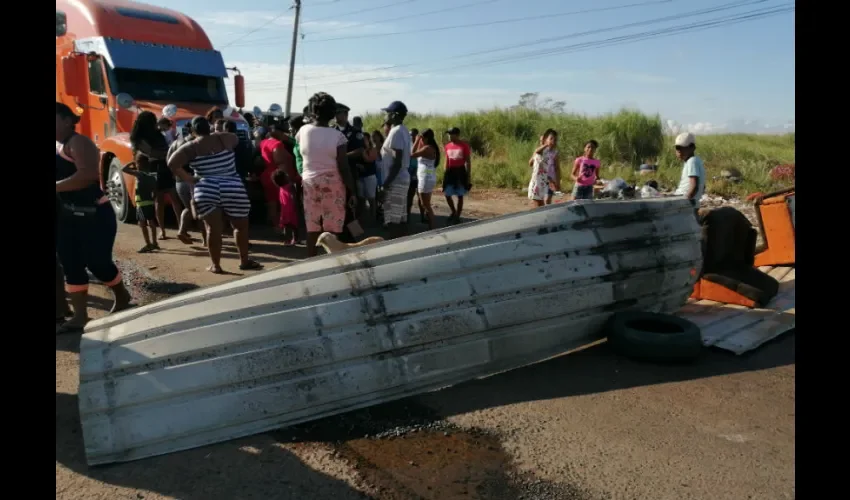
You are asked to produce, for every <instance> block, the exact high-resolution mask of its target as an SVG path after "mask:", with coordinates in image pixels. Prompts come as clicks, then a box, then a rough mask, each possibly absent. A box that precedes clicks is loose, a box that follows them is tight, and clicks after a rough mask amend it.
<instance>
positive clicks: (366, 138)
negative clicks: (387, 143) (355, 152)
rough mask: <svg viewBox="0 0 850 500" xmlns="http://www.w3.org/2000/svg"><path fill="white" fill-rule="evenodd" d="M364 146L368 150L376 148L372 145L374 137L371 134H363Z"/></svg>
mask: <svg viewBox="0 0 850 500" xmlns="http://www.w3.org/2000/svg"><path fill="white" fill-rule="evenodd" d="M363 144H364V145H365V146H366V149H372V148H374V147H375V146H374V144H373V143H372V136H371V135H369V134H363Z"/></svg>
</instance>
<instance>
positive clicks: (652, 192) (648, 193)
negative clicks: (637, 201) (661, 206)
mask: <svg viewBox="0 0 850 500" xmlns="http://www.w3.org/2000/svg"><path fill="white" fill-rule="evenodd" d="M660 196H661V193H659V192H658V190H657V189H655V188H654V187H652V186H643V187H642V188H640V197H641V198H658V197H660Z"/></svg>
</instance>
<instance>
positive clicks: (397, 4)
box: [304, 0, 416, 24]
mask: <svg viewBox="0 0 850 500" xmlns="http://www.w3.org/2000/svg"><path fill="white" fill-rule="evenodd" d="M415 1H416V0H395V1H393V2H390V3H385V4H381V5H376V6H374V7H370V9H371V10H377V9H387V8H392V7H400V6H402V5H404V4H406V3H413V2H415ZM361 12H363V9H357V10H352V11H348V12H338V13H336V14H334V15H332V16H325V17H320V18H318V19H308V20H306V21H304V24H310V23H317V22H319V21H326V20H328V19H340V18H342V17H345V16H350V15H352V14H360V13H361Z"/></svg>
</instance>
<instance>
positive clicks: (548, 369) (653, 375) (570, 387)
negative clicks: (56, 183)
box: [418, 332, 795, 417]
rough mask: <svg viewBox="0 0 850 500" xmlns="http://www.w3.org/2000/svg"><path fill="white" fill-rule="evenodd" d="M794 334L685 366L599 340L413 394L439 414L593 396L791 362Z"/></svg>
mask: <svg viewBox="0 0 850 500" xmlns="http://www.w3.org/2000/svg"><path fill="white" fill-rule="evenodd" d="M794 337H795V334H794V333H793V332H789V333H787V334H785V335H784V336H782V337H780V338H778V339H776V340H775V341H773V342H770V343H768V344H765V345H763V346H762V347H760V348H759V349H757V350H755V351H753V352H752V353H749V354H745V355H743V356H735V355H734V354H732V353H729V352H726V351H719V350H714V349H706V352H705V354H704V356H703V357H702V358H701V359H700V360H699V361H697V362H696V363H693V364H689V365H659V364H652V363H644V362H638V361H632V360H630V359H627V358H624V357H621V356H618V355H616V354H614V353H612V352H611V350H610V349H609V347H608V346H607V345H606V344H605V343H602V344H597V345H594V346H591V347H588V348H587V349H584V350H581V351H577V352H573V353H570V354H568V355H565V356H559V357H557V358H554V359H550V360H548V361H544V362H542V363H538V364H535V365H531V366H527V367H525V368H521V369H518V370H513V371H509V372H505V373H501V374H498V375H494V376H491V377H488V378H483V379H479V380H474V381H471V382H467V383H464V384H460V385H457V386H454V387H450V388H447V389H444V390H441V391H437V392H432V393H429V394H425V395H423V396H420V397H419V398H418V401H420V402H421V403H423V404H425V405H427V406H429V407H431V408H433V409H434V410H435V411H436V412H437V413H438V414H439V415H440V416H441V417H447V416H451V415H457V414H462V413H467V412H470V411H475V410H481V409H485V408H492V407H499V406H505V405H510V404H513V403H521V402H527V401H537V400H546V399H555V398H566V397H572V396H581V395H584V394H597V393H603V392H608V391H617V390H622V389H629V388H633V387H642V386H648V385H655V384H665V383H670V382H682V381H687V380H696V379H702V378H708V377H716V376H719V375H730V374H734V373H742V372H750V371H757V370H765V369H769V368H775V367H779V366H786V365H791V364H794V363H795V339H794Z"/></svg>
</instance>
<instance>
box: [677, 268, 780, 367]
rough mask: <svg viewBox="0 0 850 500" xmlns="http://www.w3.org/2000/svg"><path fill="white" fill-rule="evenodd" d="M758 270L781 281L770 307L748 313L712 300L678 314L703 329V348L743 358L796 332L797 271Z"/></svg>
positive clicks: (697, 303)
mask: <svg viewBox="0 0 850 500" xmlns="http://www.w3.org/2000/svg"><path fill="white" fill-rule="evenodd" d="M759 269H760V270H761V271H763V272H766V273H768V274H770V275H771V276H773V277H774V278H776V279H777V280H778V281H779V293H778V294H777V295H776V297H774V299H773V300H772V301H771V302H770V304H768V307H766V308H759V309H749V308H747V307H744V306H738V305H734V304H720V303H718V302H714V301H711V300H700V301H698V302H697V301H693V300H692V301H690V302H689V303H688V304H687V305H686V306H685V307H683V308H682V309H681V310H680V311H679V313H678V315H679V316H682V317H684V318H687V319H689V320H691V321H693V322H694V323H696V324H698V325H699V326H700V328H701V329H702V341H703V344H705V345H706V346H714V347H717V348H720V349H725V350H727V351H732V352H734V353H735V354H743V353H745V352H748V351H751V350H753V349H755V348H757V347H759V346H760V345H762V344H764V343H766V342H768V341H770V340H772V339H774V338H776V337H778V336H780V335H782V334H783V333H786V332H790V331H791V330H793V329H794V320H795V314H794V301H795V292H796V286H795V281H796V273H795V269H794V268H793V267H787V266H780V267H770V266H763V267H760V268H759Z"/></svg>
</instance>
